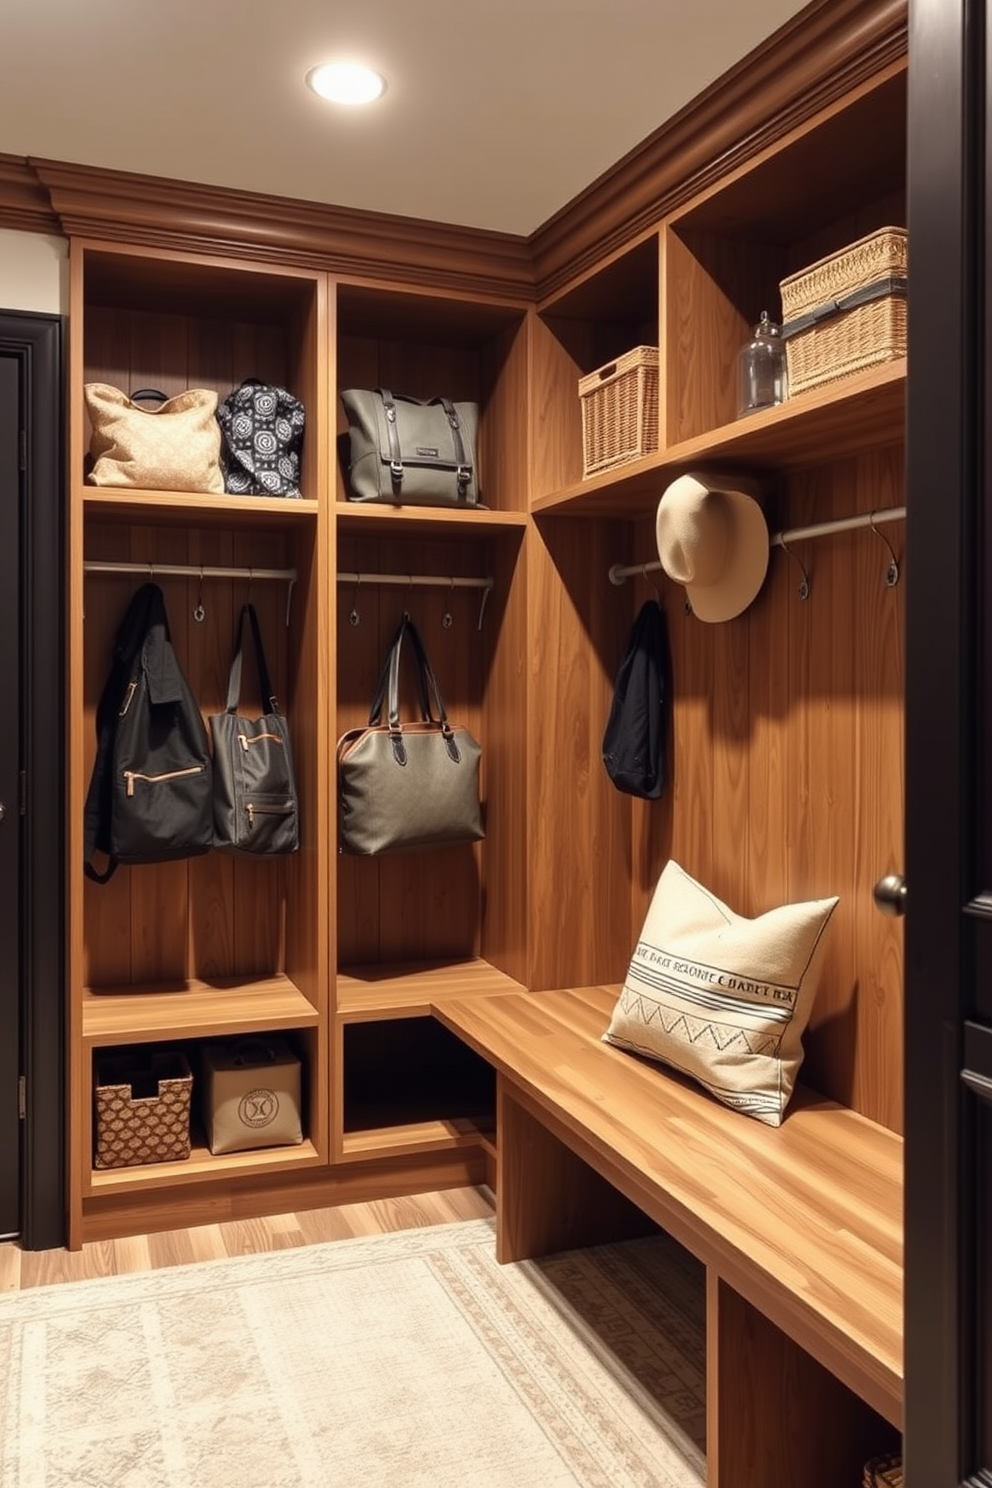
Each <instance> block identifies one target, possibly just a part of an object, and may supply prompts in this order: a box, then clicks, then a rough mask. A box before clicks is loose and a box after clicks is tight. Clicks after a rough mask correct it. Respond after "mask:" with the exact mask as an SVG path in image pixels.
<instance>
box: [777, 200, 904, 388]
mask: <svg viewBox="0 0 992 1488" xmlns="http://www.w3.org/2000/svg"><path fill="white" fill-rule="evenodd" d="M906 248H907V235H906V231H905V229H904V228H901V227H884V228H881V229H880V230H879V231H878V232H876V233H871V234H870V235H869V236H868V237H865V238H860V239H859V240H858V242H856V243H852V244H851V245H850V246H849V247H847V248H845V249H844V250H843V251H842V252H840V253H835V254H832V255H831V256H830V257H829V258H821V259H820V260H819V262H818V263H815V264H812V265H811V266H810V267H809V268H808V269H803V270H802V272H801V273H798V274H792V275H790V276H789V278H787V279H783V280H782V283H781V285H780V289H781V291H782V335H783V336H784V337H785V346H786V360H787V365H788V372H789V392H790V394H792V393H799V392H802V391H804V390H805V389H806V388H812V387H818V386H819V385H820V384H821V383H824V382H832V381H834V380H835V379H836V378H839V377H847V376H849V374H850V373H852V372H860V371H861V370H862V368H864V367H871V366H874V365H875V364H876V363H878V362H885V361H890V360H892V359H893V358H895V357H900V356H905V354H906V264H907V254H906Z"/></svg>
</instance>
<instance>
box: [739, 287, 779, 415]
mask: <svg viewBox="0 0 992 1488" xmlns="http://www.w3.org/2000/svg"><path fill="white" fill-rule="evenodd" d="M787 394H788V379H787V373H786V365H785V342H784V341H783V340H782V330H781V327H780V326H777V325H776V324H775V322H774V321H773V320H769V318H768V311H767V310H762V312H761V319H760V321H759V322H758V324H757V325H756V326H755V328H754V334H753V335H752V337H751V340H750V341H749V342H748V343H747V345H746V346H742V347H741V349H740V352H739V353H738V356H737V415H738V417H739V418H742V417H743V416H744V414H747V413H755V412H756V411H757V410H758V409H759V408H772V407H773V406H774V405H775V404H776V403H784V402H785V399H786V396H787Z"/></svg>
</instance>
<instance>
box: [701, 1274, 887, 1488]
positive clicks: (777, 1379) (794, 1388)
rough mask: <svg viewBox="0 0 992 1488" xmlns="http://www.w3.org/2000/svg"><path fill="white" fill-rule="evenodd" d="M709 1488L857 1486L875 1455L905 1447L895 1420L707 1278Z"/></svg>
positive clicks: (737, 1297) (713, 1276)
mask: <svg viewBox="0 0 992 1488" xmlns="http://www.w3.org/2000/svg"><path fill="white" fill-rule="evenodd" d="M706 1436H707V1478H706V1481H707V1484H708V1488H796V1485H797V1484H800V1483H801V1484H802V1485H803V1488H837V1485H838V1484H842V1483H850V1484H852V1485H853V1484H859V1483H860V1482H861V1480H862V1469H863V1467H864V1464H865V1462H866V1461H867V1460H868V1458H869V1457H871V1456H873V1455H874V1454H875V1453H881V1452H885V1451H889V1450H892V1449H894V1448H897V1447H898V1443H899V1436H898V1433H897V1432H896V1431H895V1430H894V1428H893V1427H892V1426H890V1425H889V1423H888V1422H887V1421H885V1420H883V1418H882V1417H881V1416H879V1415H877V1414H876V1413H875V1411H873V1410H872V1409H871V1407H870V1406H868V1405H866V1404H865V1403H864V1401H863V1400H860V1399H859V1398H858V1397H857V1396H856V1395H854V1394H852V1392H851V1391H850V1390H848V1389H847V1387H846V1386H845V1385H843V1384H841V1382H840V1380H838V1379H837V1378H836V1377H835V1376H834V1375H832V1374H831V1373H830V1372H829V1370H827V1369H824V1368H823V1366H822V1364H818V1363H817V1362H816V1360H815V1359H813V1358H812V1357H811V1356H810V1355H809V1354H807V1353H806V1351H805V1349H802V1348H800V1347H799V1345H798V1344H797V1343H793V1341H792V1339H791V1338H788V1337H787V1336H786V1334H784V1333H783V1332H781V1330H780V1329H778V1328H776V1327H775V1325H774V1323H770V1322H769V1321H768V1319H767V1318H765V1317H763V1316H762V1314H761V1313H760V1312H758V1311H757V1310H756V1309H755V1308H753V1307H752V1306H751V1305H750V1304H749V1303H748V1302H746V1301H745V1300H744V1299H743V1297H741V1296H740V1295H739V1294H738V1293H737V1292H735V1291H734V1290H733V1288H732V1287H729V1286H728V1285H727V1284H726V1282H724V1281H721V1280H720V1278H719V1277H718V1276H717V1275H716V1274H715V1273H714V1271H713V1268H712V1267H709V1268H707V1273H706Z"/></svg>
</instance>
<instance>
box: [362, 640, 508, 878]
mask: <svg viewBox="0 0 992 1488" xmlns="http://www.w3.org/2000/svg"><path fill="white" fill-rule="evenodd" d="M407 636H408V637H409V639H410V644H411V648H412V650H413V655H414V660H415V662H416V667H417V690H418V698H419V702H420V715H421V716H420V718H419V720H417V721H415V722H412V723H401V722H400V711H399V676H400V654H401V650H402V646H403V640H404V637H407ZM432 700H433V704H434V707H435V709H436V711H437V717H436V718H435V717H434V716H433V713H432V711H431V701H432ZM384 701H385V703H386V710H387V721H386V722H385V723H383V722H382V708H383V702H384ZM337 754H338V802H339V828H340V842H341V851H342V852H347V853H359V854H364V855H367V856H368V855H377V854H380V853H390V852H402V851H410V850H413V849H417V848H426V847H445V846H447V845H448V844H449V843H453V842H476V841H477V840H478V839H479V838H480V837H484V836H485V832H484V830H483V826H482V808H481V805H480V802H479V761H480V758H481V754H482V750H481V749H480V747H479V745H478V743H477V742H476V740H475V739H474V738H473V737H472V735H471V734H470V733H469V731H468V729H466V728H459V727H457V726H455V725H452V724H450V723H449V722H448V715H447V713H446V712H445V707H444V702H443V700H442V698H441V692H440V689H439V688H438V685H437V678H436V677H435V676H434V673H433V671H432V669H431V665H430V662H429V661H428V660H427V654H426V652H425V651H424V647H423V642H422V641H421V639H420V636H419V634H418V632H417V629H416V627H415V626H414V624H413V622H412V621H411V620H408V619H404V620H403V621H402V623H401V624H400V627H399V629H398V631H397V632H396V635H395V637H394V639H393V643H392V645H391V646H390V648H389V653H388V655H387V658H386V663H385V665H384V667H383V670H382V673H381V675H380V677H379V683H378V686H377V687H376V690H375V695H374V697H373V700H372V708H371V711H370V713H369V722H368V727H367V728H355V729H350V730H349V731H348V733H346V734H344V735H343V736H342V737H341V739H340V740H339V741H338V750H337Z"/></svg>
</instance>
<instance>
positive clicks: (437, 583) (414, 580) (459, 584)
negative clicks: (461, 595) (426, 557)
mask: <svg viewBox="0 0 992 1488" xmlns="http://www.w3.org/2000/svg"><path fill="white" fill-rule="evenodd" d="M495 582H496V581H495V579H491V578H489V579H456V578H454V577H452V576H451V575H446V574H413V573H406V574H384V573H339V574H338V583H339V584H354V585H355V588H356V589H359V588H361V586H362V585H363V584H398V585H401V586H402V587H403V588H420V589H426V588H430V589H481V590H482V603H481V604H480V606H479V623H478V626H477V629H479V630H481V629H482V617H483V615H484V614H485V613H486V601H487V600H488V598H489V591H490V590H491V589H492V587H493V585H494V583H495Z"/></svg>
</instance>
